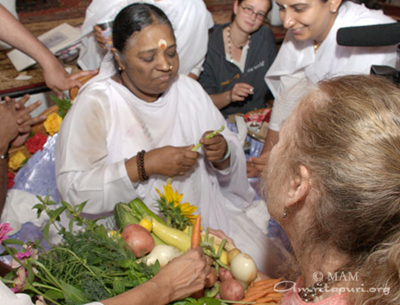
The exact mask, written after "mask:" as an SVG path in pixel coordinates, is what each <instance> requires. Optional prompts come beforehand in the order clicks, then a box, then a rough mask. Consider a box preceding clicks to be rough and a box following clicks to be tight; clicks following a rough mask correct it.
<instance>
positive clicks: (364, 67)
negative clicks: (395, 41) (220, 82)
mask: <svg viewBox="0 0 400 305" xmlns="http://www.w3.org/2000/svg"><path fill="white" fill-rule="evenodd" d="M276 3H277V5H278V6H279V9H280V17H281V19H282V21H283V25H284V27H285V28H286V29H288V31H287V34H286V37H285V39H284V42H283V44H282V46H281V48H280V50H279V53H278V56H277V57H276V59H275V61H274V63H273V64H272V66H271V68H270V69H269V71H268V72H267V74H266V76H265V80H266V82H267V84H268V86H269V88H270V89H271V91H272V93H273V95H274V97H275V101H274V106H273V109H272V115H271V120H270V124H269V131H268V135H267V138H266V141H265V146H264V148H263V151H262V154H261V156H260V157H259V158H252V159H251V160H250V161H251V162H252V164H253V165H254V166H248V175H249V176H257V175H259V174H260V171H262V169H263V168H264V165H265V162H266V157H267V155H268V152H269V151H270V150H271V148H272V146H273V145H275V143H276V142H277V140H278V137H279V128H280V126H281V124H282V122H283V121H284V120H285V119H286V118H287V117H288V116H289V115H290V113H291V112H292V111H293V109H294V108H295V107H296V106H297V100H298V99H297V96H298V94H300V93H301V91H302V88H304V86H305V85H306V84H307V83H309V82H311V83H316V82H318V81H319V80H321V79H324V78H330V77H333V76H339V75H347V74H369V73H370V68H371V65H388V66H391V67H395V65H396V46H385V47H346V46H340V45H338V44H337V42H336V33H337V31H338V29H339V28H342V27H349V26H363V25H374V24H385V23H393V22H395V21H394V20H393V19H392V18H390V17H389V16H386V15H384V14H383V12H382V11H380V10H370V9H368V8H366V7H365V6H364V5H359V4H355V3H353V2H349V1H346V2H343V3H342V0H277V1H276ZM294 85H297V86H295V89H294V90H292V91H290V90H288V89H290V88H293V86H294ZM299 92H300V93H299ZM283 95H285V98H282V96H283ZM291 96H292V98H291ZM250 165H251V164H250Z"/></svg>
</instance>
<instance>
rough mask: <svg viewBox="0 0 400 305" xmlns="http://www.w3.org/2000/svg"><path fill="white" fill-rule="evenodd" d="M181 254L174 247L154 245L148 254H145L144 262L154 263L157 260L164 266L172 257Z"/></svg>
mask: <svg viewBox="0 0 400 305" xmlns="http://www.w3.org/2000/svg"><path fill="white" fill-rule="evenodd" d="M181 254H182V253H181V252H180V251H179V250H178V249H177V248H175V247H172V246H169V245H156V246H155V247H154V249H153V250H152V251H151V252H150V254H149V255H147V257H146V264H147V266H150V265H154V264H155V263H156V261H157V260H158V262H159V263H160V266H161V267H164V266H165V265H166V264H168V263H169V262H170V261H171V260H172V259H173V258H175V257H177V256H179V255H181Z"/></svg>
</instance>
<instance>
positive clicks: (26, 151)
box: [7, 97, 71, 189]
mask: <svg viewBox="0 0 400 305" xmlns="http://www.w3.org/2000/svg"><path fill="white" fill-rule="evenodd" d="M52 99H53V100H54V101H55V103H56V105H55V106H52V107H50V108H48V109H46V110H45V111H44V112H43V113H42V114H41V115H46V116H47V118H46V120H45V121H44V122H43V123H40V124H37V125H35V126H33V128H32V131H31V133H30V135H29V137H28V139H27V140H26V142H25V144H24V145H23V146H21V147H14V148H11V149H10V152H9V154H10V159H9V161H8V172H7V178H8V189H10V188H12V187H13V186H14V178H15V175H16V174H17V173H18V171H19V170H20V169H21V168H22V167H23V166H24V165H25V164H26V162H27V161H28V160H29V159H30V158H31V157H32V155H34V154H35V153H36V152H38V151H41V150H43V146H44V145H45V143H46V142H47V140H48V136H54V135H55V134H56V133H57V132H58V130H59V128H60V126H61V122H62V120H63V118H64V116H65V115H66V113H67V112H68V110H69V109H70V107H71V100H70V99H68V98H65V99H62V100H60V99H58V98H56V97H52Z"/></svg>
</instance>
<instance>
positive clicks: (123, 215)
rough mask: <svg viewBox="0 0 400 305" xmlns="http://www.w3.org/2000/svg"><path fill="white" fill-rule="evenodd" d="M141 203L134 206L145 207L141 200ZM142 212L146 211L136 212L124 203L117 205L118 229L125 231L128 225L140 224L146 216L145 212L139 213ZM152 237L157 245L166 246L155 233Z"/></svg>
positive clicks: (115, 208)
mask: <svg viewBox="0 0 400 305" xmlns="http://www.w3.org/2000/svg"><path fill="white" fill-rule="evenodd" d="M140 202H141V203H140ZM140 202H139V204H135V205H134V206H135V207H137V206H138V205H141V204H143V205H144V203H143V202H142V201H141V200H140ZM146 208H147V207H146ZM142 210H144V209H143V208H141V209H136V210H134V209H133V208H131V207H130V205H129V204H126V203H123V202H120V203H117V204H116V205H115V207H114V216H115V222H116V224H117V227H118V228H119V229H121V230H123V229H124V228H125V227H126V226H127V225H129V224H131V223H136V224H139V222H140V220H141V219H142V218H143V215H144V213H143V212H141V213H140V214H139V211H142ZM148 211H150V210H148ZM148 211H147V212H146V213H148V215H150V214H149V212H148ZM150 213H153V212H151V211H150ZM153 214H154V213H153ZM146 216H147V215H144V217H146ZM156 216H157V215H156ZM151 236H153V238H154V241H155V243H156V245H160V244H161V245H164V244H165V243H164V242H163V241H162V240H161V239H160V238H158V237H157V235H155V234H154V233H153V232H152V233H151Z"/></svg>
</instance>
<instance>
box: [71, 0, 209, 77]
mask: <svg viewBox="0 0 400 305" xmlns="http://www.w3.org/2000/svg"><path fill="white" fill-rule="evenodd" d="M135 2H145V3H150V4H153V5H156V6H158V7H159V8H161V9H162V10H163V11H164V13H165V14H166V15H167V16H168V19H169V20H170V21H171V23H172V26H173V29H174V33H175V37H176V40H177V45H178V54H179V58H180V68H179V73H180V74H185V75H189V73H193V74H195V75H196V76H198V75H199V74H200V72H201V67H202V64H203V61H204V58H205V55H206V52H207V43H208V30H209V29H210V28H212V26H213V25H214V22H213V19H212V16H211V13H210V12H209V11H208V10H207V8H206V5H205V3H204V1H203V0H118V1H109V0H93V1H92V2H91V4H90V5H89V7H88V8H87V10H86V16H85V21H84V23H83V25H82V30H81V31H82V33H81V36H82V38H81V42H82V47H81V50H80V54H79V59H78V64H79V66H80V67H81V68H82V69H84V70H89V69H97V68H98V67H99V66H100V62H101V60H102V58H103V56H104V55H105V50H104V49H102V48H101V47H100V46H99V44H98V43H97V42H96V39H95V35H94V33H93V26H95V25H96V24H98V23H103V22H106V21H112V20H114V18H115V16H116V15H117V13H118V12H119V11H120V10H121V9H122V8H124V7H125V6H127V5H129V4H131V3H135Z"/></svg>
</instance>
